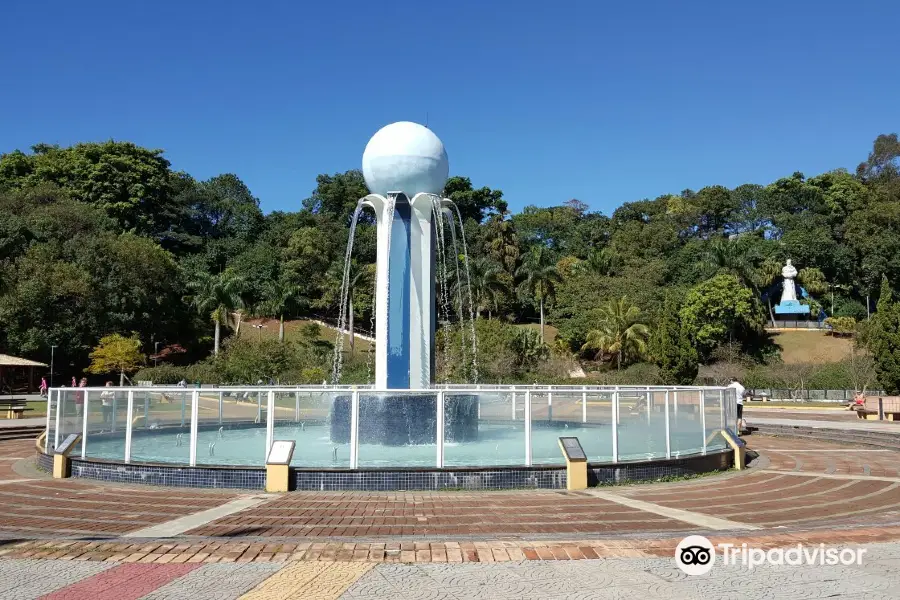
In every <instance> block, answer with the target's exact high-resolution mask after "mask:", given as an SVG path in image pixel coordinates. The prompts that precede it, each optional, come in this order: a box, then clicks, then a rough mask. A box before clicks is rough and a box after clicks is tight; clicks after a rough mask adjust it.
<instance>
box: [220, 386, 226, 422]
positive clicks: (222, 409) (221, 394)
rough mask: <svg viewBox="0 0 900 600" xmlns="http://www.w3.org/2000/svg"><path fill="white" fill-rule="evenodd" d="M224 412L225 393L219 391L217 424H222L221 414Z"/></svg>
mask: <svg viewBox="0 0 900 600" xmlns="http://www.w3.org/2000/svg"><path fill="white" fill-rule="evenodd" d="M224 412H225V394H223V393H222V392H219V425H221V424H222V416H223V414H224Z"/></svg>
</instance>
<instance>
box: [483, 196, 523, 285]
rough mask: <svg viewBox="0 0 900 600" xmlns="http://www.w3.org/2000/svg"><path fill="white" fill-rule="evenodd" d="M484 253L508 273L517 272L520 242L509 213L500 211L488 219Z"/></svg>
mask: <svg viewBox="0 0 900 600" xmlns="http://www.w3.org/2000/svg"><path fill="white" fill-rule="evenodd" d="M484 252H485V254H487V255H488V256H489V257H491V258H492V259H493V260H494V262H496V263H498V264H500V265H503V267H504V268H505V269H506V271H507V272H509V273H513V272H514V271H515V268H516V264H518V262H519V254H520V252H519V240H518V238H517V237H516V227H515V224H514V223H513V222H512V219H510V218H509V211H506V210H503V211H499V212H497V213H496V214H494V215H493V216H492V217H491V218H490V219H488V222H487V227H486V229H485V231H484Z"/></svg>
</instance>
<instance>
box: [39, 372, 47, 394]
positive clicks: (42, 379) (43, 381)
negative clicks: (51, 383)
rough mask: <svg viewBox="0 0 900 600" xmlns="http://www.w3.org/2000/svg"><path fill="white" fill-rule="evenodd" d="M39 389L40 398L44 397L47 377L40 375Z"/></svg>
mask: <svg viewBox="0 0 900 600" xmlns="http://www.w3.org/2000/svg"><path fill="white" fill-rule="evenodd" d="M40 391H41V398H46V397H47V378H46V377H41V387H40Z"/></svg>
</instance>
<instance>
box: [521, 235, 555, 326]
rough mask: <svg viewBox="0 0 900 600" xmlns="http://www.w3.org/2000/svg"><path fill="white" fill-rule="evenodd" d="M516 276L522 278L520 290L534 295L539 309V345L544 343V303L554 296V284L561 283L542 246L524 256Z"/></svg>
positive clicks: (548, 255) (548, 254) (547, 253)
mask: <svg viewBox="0 0 900 600" xmlns="http://www.w3.org/2000/svg"><path fill="white" fill-rule="evenodd" d="M516 275H519V276H521V277H524V278H525V279H524V280H523V281H522V284H521V285H522V288H523V289H524V290H526V291H527V292H529V293H531V294H533V295H534V297H535V298H537V300H538V302H539V303H540V307H541V343H543V341H544V303H545V302H547V301H548V300H550V299H551V298H553V297H554V296H555V295H556V284H557V283H559V282H560V281H562V277H560V275H559V271H558V270H557V268H556V265H555V264H554V263H553V261H552V260H551V259H550V253H549V252H547V249H546V248H544V247H543V246H535V247H533V248H532V249H531V252H529V253H528V254H526V255H525V260H524V261H522V266H520V267H519V269H518V270H517V271H516Z"/></svg>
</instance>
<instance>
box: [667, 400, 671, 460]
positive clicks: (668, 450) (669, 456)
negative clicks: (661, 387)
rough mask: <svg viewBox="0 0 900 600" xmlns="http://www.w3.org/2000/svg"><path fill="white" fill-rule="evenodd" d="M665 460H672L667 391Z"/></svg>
mask: <svg viewBox="0 0 900 600" xmlns="http://www.w3.org/2000/svg"><path fill="white" fill-rule="evenodd" d="M666 458H672V436H671V432H670V431H669V390H666Z"/></svg>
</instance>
